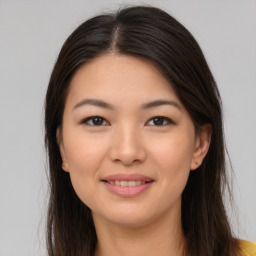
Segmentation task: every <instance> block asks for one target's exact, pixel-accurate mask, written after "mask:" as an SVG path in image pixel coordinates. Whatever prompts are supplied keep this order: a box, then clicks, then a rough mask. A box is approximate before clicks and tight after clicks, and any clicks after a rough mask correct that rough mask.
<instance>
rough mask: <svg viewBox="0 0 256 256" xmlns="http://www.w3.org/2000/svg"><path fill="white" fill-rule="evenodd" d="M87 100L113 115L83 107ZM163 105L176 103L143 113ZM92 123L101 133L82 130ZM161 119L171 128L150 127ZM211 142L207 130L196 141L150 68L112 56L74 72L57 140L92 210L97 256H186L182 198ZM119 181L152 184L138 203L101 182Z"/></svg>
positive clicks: (79, 191) (187, 121) (91, 127)
mask: <svg viewBox="0 0 256 256" xmlns="http://www.w3.org/2000/svg"><path fill="white" fill-rule="evenodd" d="M88 98H90V99H100V100H103V101H105V102H107V103H110V104H112V105H113V106H114V107H115V109H106V108H103V107H100V106H94V105H91V104H82V103H81V102H82V101H83V100H84V99H88ZM158 99H164V100H169V101H172V102H175V103H174V104H172V105H166V104H165V105H161V106H155V107H152V108H148V109H141V105H142V104H144V103H148V102H151V101H154V100H158ZM79 103H80V104H79ZM75 106H76V107H75ZM91 116H100V117H101V118H103V119H101V122H100V125H95V123H93V120H92V119H91V120H89V121H87V122H84V120H85V119H87V118H88V117H91ZM157 116H163V117H167V118H169V119H170V120H172V121H171V122H169V121H168V120H165V119H161V120H162V121H163V120H164V121H163V122H162V123H161V122H160V125H157V124H159V123H157V122H155V121H154V119H152V118H153V117H157ZM161 120H160V121H161ZM158 121H159V120H158ZM210 134H211V129H210V127H209V126H205V127H203V128H202V132H201V133H200V134H199V135H198V136H196V135H195V129H194V125H193V122H192V120H191V118H190V116H189V114H188V112H187V111H186V109H185V108H184V106H183V105H182V103H181V102H180V100H179V98H178V97H177V96H176V94H175V92H174V91H173V89H172V87H171V86H170V84H169V82H168V81H167V80H166V79H165V78H164V76H163V75H162V74H161V72H160V71H159V70H158V69H157V68H156V67H155V66H154V65H153V64H152V63H150V62H149V61H147V60H143V59H139V58H135V57H129V56H125V55H117V54H114V53H111V54H108V55H102V56H100V57H97V58H95V59H93V60H92V61H91V62H89V63H87V64H85V65H84V66H83V67H81V68H80V69H79V70H78V71H77V73H76V74H75V76H74V77H73V79H72V81H71V84H70V90H69V93H68V96H67V99H66V104H65V109H64V115H63V123H62V127H61V128H60V129H58V131H57V137H58V141H59V146H60V151H61V155H62V160H63V170H64V171H66V172H69V173H70V177H71V181H72V184H73V187H74V189H75V191H76V193H77V195H78V197H79V198H80V199H81V200H82V201H83V202H84V203H85V204H86V205H87V206H88V207H89V208H90V209H91V210H92V214H93V219H94V223H95V228H96V232H97V237H98V245H97V248H96V253H95V255H100V256H104V255H112V256H115V255H135V256H136V255H137V256H139V255H147V256H150V255H162V256H164V255H166V256H167V255H168V256H170V255H176V256H177V255H182V252H183V249H184V242H185V239H184V236H183V232H182V226H181V194H182V191H183V190H184V187H185V185H186V182H187V179H188V175H189V173H190V171H191V170H195V169H196V168H197V167H198V166H199V165H200V164H201V163H202V161H203V158H204V157H205V155H206V153H207V150H208V147H209V144H210ZM118 173H139V174H142V175H145V176H147V177H150V178H151V179H153V180H154V182H153V184H152V185H151V186H150V187H149V188H148V189H147V190H145V191H144V192H142V193H141V194H139V195H137V196H134V197H122V196H119V195H116V194H114V193H113V192H111V191H109V190H108V188H107V187H106V186H105V184H104V183H103V182H102V179H103V178H104V177H106V176H108V175H112V174H118ZM149 245H150V246H149ZM152 248H154V250H152Z"/></svg>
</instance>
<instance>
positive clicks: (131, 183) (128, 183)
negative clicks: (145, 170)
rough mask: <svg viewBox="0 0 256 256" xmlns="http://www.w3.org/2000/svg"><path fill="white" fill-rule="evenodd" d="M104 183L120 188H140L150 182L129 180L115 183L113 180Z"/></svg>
mask: <svg viewBox="0 0 256 256" xmlns="http://www.w3.org/2000/svg"><path fill="white" fill-rule="evenodd" d="M105 182H108V183H109V184H112V185H116V186H121V187H135V186H140V185H142V184H145V183H149V182H151V181H143V180H130V181H127V180H115V181H113V180H110V181H105Z"/></svg>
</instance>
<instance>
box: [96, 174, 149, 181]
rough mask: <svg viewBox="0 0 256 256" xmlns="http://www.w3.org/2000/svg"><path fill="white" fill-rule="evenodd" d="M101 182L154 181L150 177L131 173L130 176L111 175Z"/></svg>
mask: <svg viewBox="0 0 256 256" xmlns="http://www.w3.org/2000/svg"><path fill="white" fill-rule="evenodd" d="M101 180H102V181H115V180H125V181H131V180H140V181H145V182H150V181H154V179H152V178H150V177H147V176H144V175H142V174H138V173H129V174H123V173H119V174H113V175H109V176H107V177H104V178H103V179H101Z"/></svg>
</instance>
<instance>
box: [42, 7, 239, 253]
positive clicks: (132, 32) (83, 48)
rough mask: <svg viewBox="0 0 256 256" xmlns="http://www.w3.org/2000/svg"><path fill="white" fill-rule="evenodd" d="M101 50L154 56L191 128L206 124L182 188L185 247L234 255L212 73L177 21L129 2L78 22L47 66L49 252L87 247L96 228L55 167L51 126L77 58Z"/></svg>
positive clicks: (84, 59)
mask: <svg viewBox="0 0 256 256" xmlns="http://www.w3.org/2000/svg"><path fill="white" fill-rule="evenodd" d="M108 53H115V54H124V55H129V56H134V57H138V58H144V59H147V60H149V61H151V62H152V63H154V64H155V66H156V67H157V68H158V69H159V70H160V71H161V72H162V74H163V75H164V76H165V77H166V78H167V79H168V81H169V82H170V85H171V86H172V87H173V89H174V90H175V92H176V94H177V95H178V97H179V99H180V100H181V102H182V103H183V105H184V106H185V108H186V109H187V111H188V113H189V114H190V116H191V118H192V120H193V122H194V126H195V128H196V131H200V127H202V126H203V125H204V124H211V126H212V137H211V145H210V148H209V151H208V153H207V155H206V157H205V159H204V161H203V163H202V165H201V166H200V167H199V168H198V169H197V171H194V172H191V173H190V175H189V179H188V182H187V185H186V187H185V189H184V191H183V194H182V226H183V231H184V234H185V238H186V255H190V256H206V255H207V256H216V255H218V256H235V255H238V251H239V244H238V240H237V239H235V238H234V237H233V235H232V232H231V228H230V224H229V222H228V218H227V215H226V210H225V207H224V203H223V189H224V188H225V187H226V186H228V184H227V179H226V170H225V147H224V139H223V127H222V109H221V99H220V95H219V92H218V89H217V86H216V83H215V81H214V78H213V76H212V74H211V71H210V69H209V67H208V65H207V62H206V60H205V58H204V56H203V53H202V51H201V49H200V47H199V45H198V44H197V42H196V41H195V39H194V38H193V36H192V35H191V34H190V33H189V31H188V30H187V29H186V28H185V27H184V26H182V25H181V24H180V23H179V22H178V21H177V20H176V19H174V18H173V17H171V16H170V15H169V14H167V13H166V12H164V11H162V10H160V9H158V8H154V7H148V6H133V7H128V8H123V9H121V10H118V11H117V12H115V13H111V14H103V15H99V16H96V17H93V18H91V19H89V20H87V21H85V22H84V23H82V24H81V25H80V26H79V27H78V28H77V29H76V30H75V31H74V32H73V33H72V34H71V35H70V36H69V37H68V39H67V40H66V42H65V43H64V45H63V47H62V49H61V51H60V54H59V56H58V59H57V61H56V64H55V66H54V69H53V71H52V74H51V78H50V82H49V86H48V91H47V95H46V101H45V129H46V134H45V144H46V149H47V152H48V157H49V159H48V160H49V171H50V174H49V178H50V198H49V208H48V223H47V225H48V226H47V232H48V236H47V244H48V254H49V256H71V255H76V256H80V255H90V256H91V255H93V254H94V250H95V246H96V243H97V236H96V232H95V228H94V224H93V221H92V216H91V211H90V209H89V208H88V207H87V206H86V205H84V203H83V202H81V201H80V199H79V198H78V197H77V195H76V193H75V192H74V189H73V187H72V184H71V181H70V177H69V174H68V173H66V172H64V171H62V159H61V155H60V152H59V147H58V143H57V139H56V131H57V128H58V127H60V126H61V124H62V116H63V111H64V105H65V100H66V97H67V94H68V90H69V84H70V81H71V79H72V77H73V76H74V74H75V73H76V71H77V70H78V69H79V68H80V67H81V66H82V65H84V64H85V63H88V61H90V60H91V59H93V58H95V57H97V56H99V55H102V54H108Z"/></svg>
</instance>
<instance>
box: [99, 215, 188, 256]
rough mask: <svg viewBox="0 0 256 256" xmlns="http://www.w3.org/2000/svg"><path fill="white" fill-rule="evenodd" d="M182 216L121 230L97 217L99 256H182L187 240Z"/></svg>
mask: <svg viewBox="0 0 256 256" xmlns="http://www.w3.org/2000/svg"><path fill="white" fill-rule="evenodd" d="M180 216H181V215H180V214H176V215H175V216H167V217H165V216H163V218H161V219H158V220H157V221H151V222H150V224H145V225H143V226H142V225H141V226H132V227H131V226H120V225H117V224H113V223H111V224H110V223H107V222H106V221H101V219H100V218H99V217H97V216H94V223H95V228H96V232H97V237H98V243H97V247H96V252H95V256H109V255H111V256H120V255H122V256H130V255H133V256H145V255H147V256H153V255H154V256H155V255H161V256H174V255H175V256H182V255H184V248H185V238H184V234H183V231H182V225H181V218H180Z"/></svg>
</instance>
